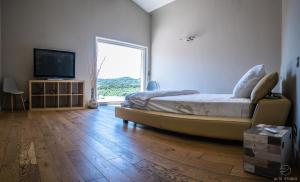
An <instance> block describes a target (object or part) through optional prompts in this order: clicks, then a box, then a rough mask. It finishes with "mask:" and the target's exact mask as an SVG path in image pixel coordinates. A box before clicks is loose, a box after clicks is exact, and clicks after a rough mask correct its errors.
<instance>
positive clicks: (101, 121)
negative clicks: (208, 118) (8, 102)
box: [0, 107, 268, 182]
mask: <svg viewBox="0 0 300 182" xmlns="http://www.w3.org/2000/svg"><path fill="white" fill-rule="evenodd" d="M242 161H243V150H242V143H241V142H230V141H224V140H215V139H207V138H202V137H192V136H187V135H181V134H176V133H172V132H168V131H163V130H159V129H154V128H151V127H146V126H142V125H137V126H135V125H133V124H132V123H131V122H130V123H129V124H128V125H125V124H123V122H122V120H121V119H118V118H115V116H114V107H100V108H99V109H98V110H76V111H49V112H26V113H24V112H17V113H0V181H5V182H6V181H8V182H9V181H34V182H35V181H43V182H44V181H46V182H48V181H49V182H54V181H66V182H69V181H88V182H100V181H101V182H102V181H116V182H119V181H122V182H123V181H124V182H126V181H128V182H129V181H136V182H140V181H145V182H156V181H167V182H168V181H209V182H210V181H267V180H268V179H266V178H262V177H257V176H254V175H251V174H249V173H245V172H244V171H243V166H242Z"/></svg>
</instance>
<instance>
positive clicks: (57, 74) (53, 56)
mask: <svg viewBox="0 0 300 182" xmlns="http://www.w3.org/2000/svg"><path fill="white" fill-rule="evenodd" d="M33 52H34V76H35V77H44V78H75V52H66V51H56V50H47V49H34V51H33Z"/></svg>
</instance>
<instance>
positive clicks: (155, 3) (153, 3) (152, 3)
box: [132, 0, 176, 13]
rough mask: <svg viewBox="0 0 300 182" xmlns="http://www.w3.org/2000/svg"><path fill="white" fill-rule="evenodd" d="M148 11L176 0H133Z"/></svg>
mask: <svg viewBox="0 0 300 182" xmlns="http://www.w3.org/2000/svg"><path fill="white" fill-rule="evenodd" d="M132 1H133V2H135V3H136V4H137V5H139V6H140V7H141V8H143V9H144V10H145V11H146V12H148V13H151V12H152V11H154V10H156V9H158V8H161V7H163V6H165V5H167V4H169V3H171V2H174V1H176V0H132Z"/></svg>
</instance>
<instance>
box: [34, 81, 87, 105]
mask: <svg viewBox="0 0 300 182" xmlns="http://www.w3.org/2000/svg"><path fill="white" fill-rule="evenodd" d="M83 108H84V82H83V81H77V80H30V81H29V109H30V110H71V109H83Z"/></svg>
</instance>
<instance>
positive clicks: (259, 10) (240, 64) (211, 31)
mask: <svg viewBox="0 0 300 182" xmlns="http://www.w3.org/2000/svg"><path fill="white" fill-rule="evenodd" d="M192 33H197V34H199V35H200V37H199V38H198V39H196V40H195V41H194V42H191V43H186V42H184V41H181V40H179V39H180V38H182V37H183V36H185V35H187V34H192ZM280 60H281V0H177V1H176V2H174V3H171V4H170V5H167V6H165V7H163V8H161V9H159V10H157V11H155V12H153V21H152V77H151V78H152V79H153V80H157V81H158V82H159V83H160V85H161V87H162V88H163V89H198V90H200V91H201V92H202V93H232V90H233V87H234V85H235V83H236V82H237V81H238V80H239V78H240V77H241V76H242V75H243V74H244V73H245V72H246V71H247V70H248V69H249V68H250V67H252V66H253V65H256V64H265V65H266V68H267V69H268V70H269V71H279V69H280Z"/></svg>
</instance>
